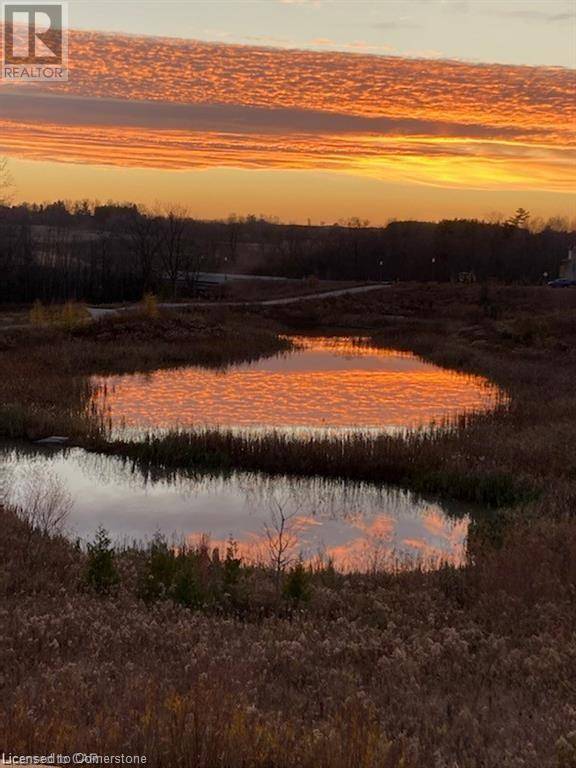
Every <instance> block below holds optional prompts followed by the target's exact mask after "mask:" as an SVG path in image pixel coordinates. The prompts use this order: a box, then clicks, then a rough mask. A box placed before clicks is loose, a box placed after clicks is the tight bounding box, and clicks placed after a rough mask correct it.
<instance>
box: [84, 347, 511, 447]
mask: <svg viewBox="0 0 576 768" xmlns="http://www.w3.org/2000/svg"><path fill="white" fill-rule="evenodd" d="M292 341H293V342H294V344H295V345H296V346H295V349H294V350H293V351H290V352H288V353H282V354H278V355H275V356H273V357H269V358H265V359H260V360H258V361H256V362H250V363H244V364H240V365H231V366H229V367H226V368H223V369H217V370H215V369H208V368H202V367H199V366H188V367H182V368H177V369H171V370H158V371H154V372H152V373H146V374H128V375H115V376H100V377H94V378H93V383H94V384H95V385H96V392H97V394H96V396H95V399H96V405H97V407H98V408H99V409H100V410H101V412H103V413H105V414H106V418H107V420H108V421H109V423H110V424H111V426H112V429H113V430H114V431H115V432H116V433H123V432H128V433H129V434H130V433H132V434H134V433H138V432H142V431H156V432H158V431H165V430H168V429H171V428H186V429H190V428H206V427H210V428H225V429H232V430H234V429H241V430H244V431H250V430H263V429H264V430H281V431H282V430H289V431H291V432H298V431H299V430H305V431H307V432H309V431H328V432H336V433H339V432H342V431H345V430H346V431H347V430H363V431H367V430H377V431H396V430H401V429H413V428H418V427H426V426H429V425H431V424H436V425H438V424H446V423H450V422H451V421H452V420H454V419H455V418H456V417H458V416H460V415H462V414H469V413H475V412H479V411H486V410H490V409H491V408H493V407H494V406H495V405H496V403H497V402H498V401H499V400H500V399H501V397H502V395H501V393H500V392H499V390H498V389H497V388H496V387H494V386H493V385H491V383H490V382H489V381H488V380H487V379H484V378H481V377H479V376H470V375H465V374H462V373H458V372H456V371H451V370H447V369H444V368H440V367H438V366H436V365H433V364H432V363H428V362H425V361H423V360H421V359H420V358H418V357H416V356H415V355H413V354H410V353H404V352H399V351H397V350H392V349H380V348H377V347H375V346H373V345H370V343H368V341H367V340H366V339H362V338H351V337H340V336H338V337H335V336H331V337H326V336H323V337H302V336H300V337H292Z"/></svg>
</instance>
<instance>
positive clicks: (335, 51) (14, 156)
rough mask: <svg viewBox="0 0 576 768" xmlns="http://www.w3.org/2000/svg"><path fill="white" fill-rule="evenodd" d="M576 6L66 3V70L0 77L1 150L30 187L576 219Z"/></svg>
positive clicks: (446, 1)
mask: <svg viewBox="0 0 576 768" xmlns="http://www.w3.org/2000/svg"><path fill="white" fill-rule="evenodd" d="M575 13H576V11H575V4H574V3H573V2H571V1H570V2H568V1H566V0H548V2H546V3H544V2H540V1H539V0H538V1H537V2H527V1H526V0H508V2H506V1H505V0H380V1H379V2H344V1H341V2H336V1H335V0H312V1H311V2H305V1H302V0H300V1H298V0H291V1H285V2H281V1H280V0H278V1H277V0H254V2H244V1H242V2H210V3H207V2H206V3H205V2H140V1H139V2H118V0H114V2H101V1H100V0H96V1H95V2H82V1H81V0H73V1H72V2H70V3H69V19H70V26H71V28H72V30H73V31H72V32H71V35H70V80H69V82H68V83H59V84H53V85H43V86H40V85H28V86H26V87H24V86H21V85H20V86H17V85H14V84H12V83H7V82H5V81H0V155H7V156H8V157H9V158H10V167H11V171H12V175H13V177H14V180H15V182H16V190H17V197H18V199H20V200H29V201H43V200H50V199H56V198H99V199H100V200H107V199H116V200H134V201H137V202H144V203H147V204H153V203H154V202H163V203H170V202H179V203H185V204H187V205H189V207H190V210H191V213H192V215H195V216H199V217H200V216H203V217H225V216H227V215H228V214H229V213H232V212H234V213H237V214H247V213H251V212H252V213H262V214H265V215H268V216H278V217H279V218H280V219H282V220H285V221H291V220H293V221H306V220H307V219H311V220H312V221H313V222H320V221H327V222H331V221H334V220H337V219H340V218H346V217H350V216H360V217H362V218H367V219H370V220H371V221H372V222H374V223H383V222H385V221H386V220H387V219H389V218H392V217H394V218H420V219H437V218H441V217H452V216H475V217H483V216H487V215H491V214H492V213H493V212H503V213H504V214H509V213H510V212H511V211H513V210H514V209H515V208H517V207H518V206H523V207H525V208H527V209H529V210H530V211H532V213H533V214H534V215H541V216H545V217H547V216H551V215H555V214H559V215H563V216H569V217H574V216H576V208H575V203H574V195H573V191H574V180H575V175H576V174H575V157H576V131H575V123H574V117H575V114H574V113H575V98H574V97H575V84H576V82H575V70H574V65H575V64H576V51H575V46H576V16H575Z"/></svg>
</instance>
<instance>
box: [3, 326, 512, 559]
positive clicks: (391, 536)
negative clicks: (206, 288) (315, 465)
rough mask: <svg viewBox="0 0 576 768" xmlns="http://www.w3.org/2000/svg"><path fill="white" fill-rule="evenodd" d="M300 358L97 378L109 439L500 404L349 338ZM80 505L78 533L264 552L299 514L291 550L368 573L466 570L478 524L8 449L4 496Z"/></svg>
mask: <svg viewBox="0 0 576 768" xmlns="http://www.w3.org/2000/svg"><path fill="white" fill-rule="evenodd" d="M293 340H294V342H295V344H296V345H297V348H296V349H295V350H294V351H291V352H289V353H285V354H280V355H276V356H274V357H270V358H268V359H261V360H259V361H257V362H252V363H245V364H241V365H233V366H229V367H227V368H223V369H221V370H214V369H206V368H201V367H198V366H188V367H184V368H177V369H174V370H158V371H155V372H153V373H149V374H130V375H124V376H106V377H95V378H94V383H95V384H97V385H98V394H97V396H96V399H97V405H98V407H100V408H102V409H104V410H105V411H106V412H107V413H108V416H109V419H110V424H111V427H112V431H114V432H117V433H118V432H120V433H121V432H127V433H128V434H132V435H136V434H141V433H142V432H144V431H162V430H166V429H170V428H174V427H181V428H202V427H219V428H225V429H240V430H247V431H249V430H254V429H258V430H264V431H266V430H281V431H282V430H288V431H291V432H294V433H298V432H299V431H301V430H304V431H312V432H315V431H328V432H329V433H330V434H332V435H333V436H335V437H337V436H338V434H340V433H344V432H348V431H350V430H362V431H368V430H375V431H378V432H379V431H396V430H401V429H413V428H426V427H428V426H430V425H431V424H436V425H442V424H445V423H450V421H452V420H453V419H455V418H456V417H457V416H459V415H461V414H466V413H473V412H479V411H486V410H489V409H491V408H493V407H494V406H495V405H496V403H497V402H498V401H499V400H500V399H501V398H502V395H501V393H500V392H499V391H498V390H497V389H496V388H495V387H494V386H492V385H491V384H490V382H488V381H487V380H486V379H482V378H480V377H472V376H467V375H464V374H461V373H458V372H455V371H449V370H445V369H442V368H439V367H438V366H435V365H432V364H431V363H427V362H424V361H422V360H420V359H419V358H417V357H415V356H414V355H411V354H406V353H402V352H398V351H396V350H390V349H379V348H376V347H374V346H371V345H370V344H369V343H367V342H366V341H365V340H361V339H360V340H359V339H353V338H349V337H295V338H294V339H293ZM54 488H58V489H59V490H60V492H63V493H64V494H66V495H67V496H68V497H69V499H70V501H71V514H70V518H69V527H70V532H71V533H72V534H73V535H78V536H80V537H83V538H89V537H91V536H92V535H93V534H94V531H95V529H96V528H97V526H98V525H103V526H104V527H105V528H106V529H107V530H108V531H110V533H111V534H112V536H113V537H114V538H115V539H116V540H127V541H133V540H147V539H149V538H150V537H151V536H152V535H153V534H154V533H155V532H156V531H161V532H163V533H164V534H165V535H167V536H168V537H170V536H172V535H173V536H175V537H177V538H181V537H197V536H200V535H202V534H209V535H210V537H211V540H212V542H213V543H214V545H217V546H223V545H224V542H225V541H226V539H227V538H228V537H229V536H233V537H234V539H236V540H237V541H238V542H239V545H240V549H241V551H242V552H243V553H244V554H246V555H249V556H252V557H261V556H262V557H263V556H265V536H264V526H265V525H266V524H270V523H271V517H272V514H273V512H274V510H278V508H279V507H281V508H282V510H283V512H284V514H285V515H287V516H288V517H289V518H290V523H289V526H290V535H291V538H292V539H293V542H294V546H293V550H294V554H296V553H298V552H300V553H302V554H303V556H304V557H306V558H313V557H315V556H316V555H318V554H322V555H324V556H327V557H331V558H333V560H334V561H335V563H336V565H337V566H338V567H339V568H343V569H349V568H355V567H357V568H361V569H366V568H368V567H370V565H382V564H384V563H386V562H387V561H389V560H390V558H393V557H395V556H400V557H403V556H409V557H411V558H420V559H423V560H424V561H438V559H446V560H451V561H453V562H458V561H459V560H460V559H461V558H462V555H463V547H464V542H465V537H466V531H467V527H468V519H469V518H468V516H467V514H466V512H467V510H466V509H464V508H462V506H461V505H452V506H449V505H448V503H446V502H442V503H440V502H438V501H436V500H433V499H424V498H422V497H419V496H416V495H414V494H411V493H404V492H400V491H397V490H393V489H390V488H387V487H377V486H374V485H370V484H356V483H343V482H338V481H334V480H331V481H326V480H319V479H288V478H285V477H275V478H268V477H265V476H263V475H258V474H247V473H234V474H232V475H228V476H210V475H199V476H196V477H190V476H185V475H182V474H181V475H175V476H172V477H155V478H150V477H148V478H146V477H144V476H143V475H142V473H141V472H139V471H138V470H136V469H135V468H134V467H133V466H132V465H130V463H127V462H124V461H122V460H120V459H117V458H114V457H103V456H98V455H94V454H88V453H86V452H84V451H82V450H80V449H69V450H60V449H57V450H55V449H44V450H40V449H31V448H29V447H28V448H24V447H23V446H19V447H17V446H4V448H1V447H0V490H2V489H3V490H4V493H5V495H7V497H8V499H9V500H12V501H13V502H15V503H20V504H21V505H22V506H26V494H30V493H36V494H38V493H40V495H41V496H43V497H45V498H49V496H50V494H51V493H52V492H53V490H54Z"/></svg>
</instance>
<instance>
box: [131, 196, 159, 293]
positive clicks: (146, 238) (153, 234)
mask: <svg viewBox="0 0 576 768" xmlns="http://www.w3.org/2000/svg"><path fill="white" fill-rule="evenodd" d="M126 234H127V237H128V245H129V248H130V251H131V253H132V255H133V257H134V258H135V260H136V264H137V268H138V271H139V272H140V279H141V282H142V290H143V291H148V290H150V289H152V287H153V284H154V279H155V276H156V269H157V266H158V258H159V255H160V248H161V244H162V239H163V229H162V222H161V219H160V217H159V216H158V215H156V214H155V213H154V212H151V211H146V210H142V211H141V210H139V209H138V208H134V209H133V210H132V211H131V212H130V215H129V216H128V220H127V224H126Z"/></svg>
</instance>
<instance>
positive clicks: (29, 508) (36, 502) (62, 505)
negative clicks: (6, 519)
mask: <svg viewBox="0 0 576 768" xmlns="http://www.w3.org/2000/svg"><path fill="white" fill-rule="evenodd" d="M2 500H3V501H4V502H5V503H7V504H10V505H12V506H14V507H15V508H16V509H17V510H18V515H19V516H20V517H21V518H22V519H23V520H25V521H26V522H27V523H28V524H29V525H30V530H31V531H37V532H39V533H41V534H43V535H49V536H53V535H55V534H59V533H61V532H62V529H63V527H64V525H65V523H66V520H67V519H68V516H69V514H70V511H71V509H72V506H73V499H72V496H71V495H70V493H69V492H68V490H67V489H66V487H65V486H64V485H63V483H62V481H61V480H60V478H59V477H58V476H57V475H54V474H53V473H51V472H43V471H42V470H38V469H36V470H32V471H30V472H29V473H28V474H27V475H25V476H24V477H23V478H18V483H17V484H14V487H13V488H10V487H9V488H8V490H7V491H6V492H5V494H4V498H3V499H2Z"/></svg>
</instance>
